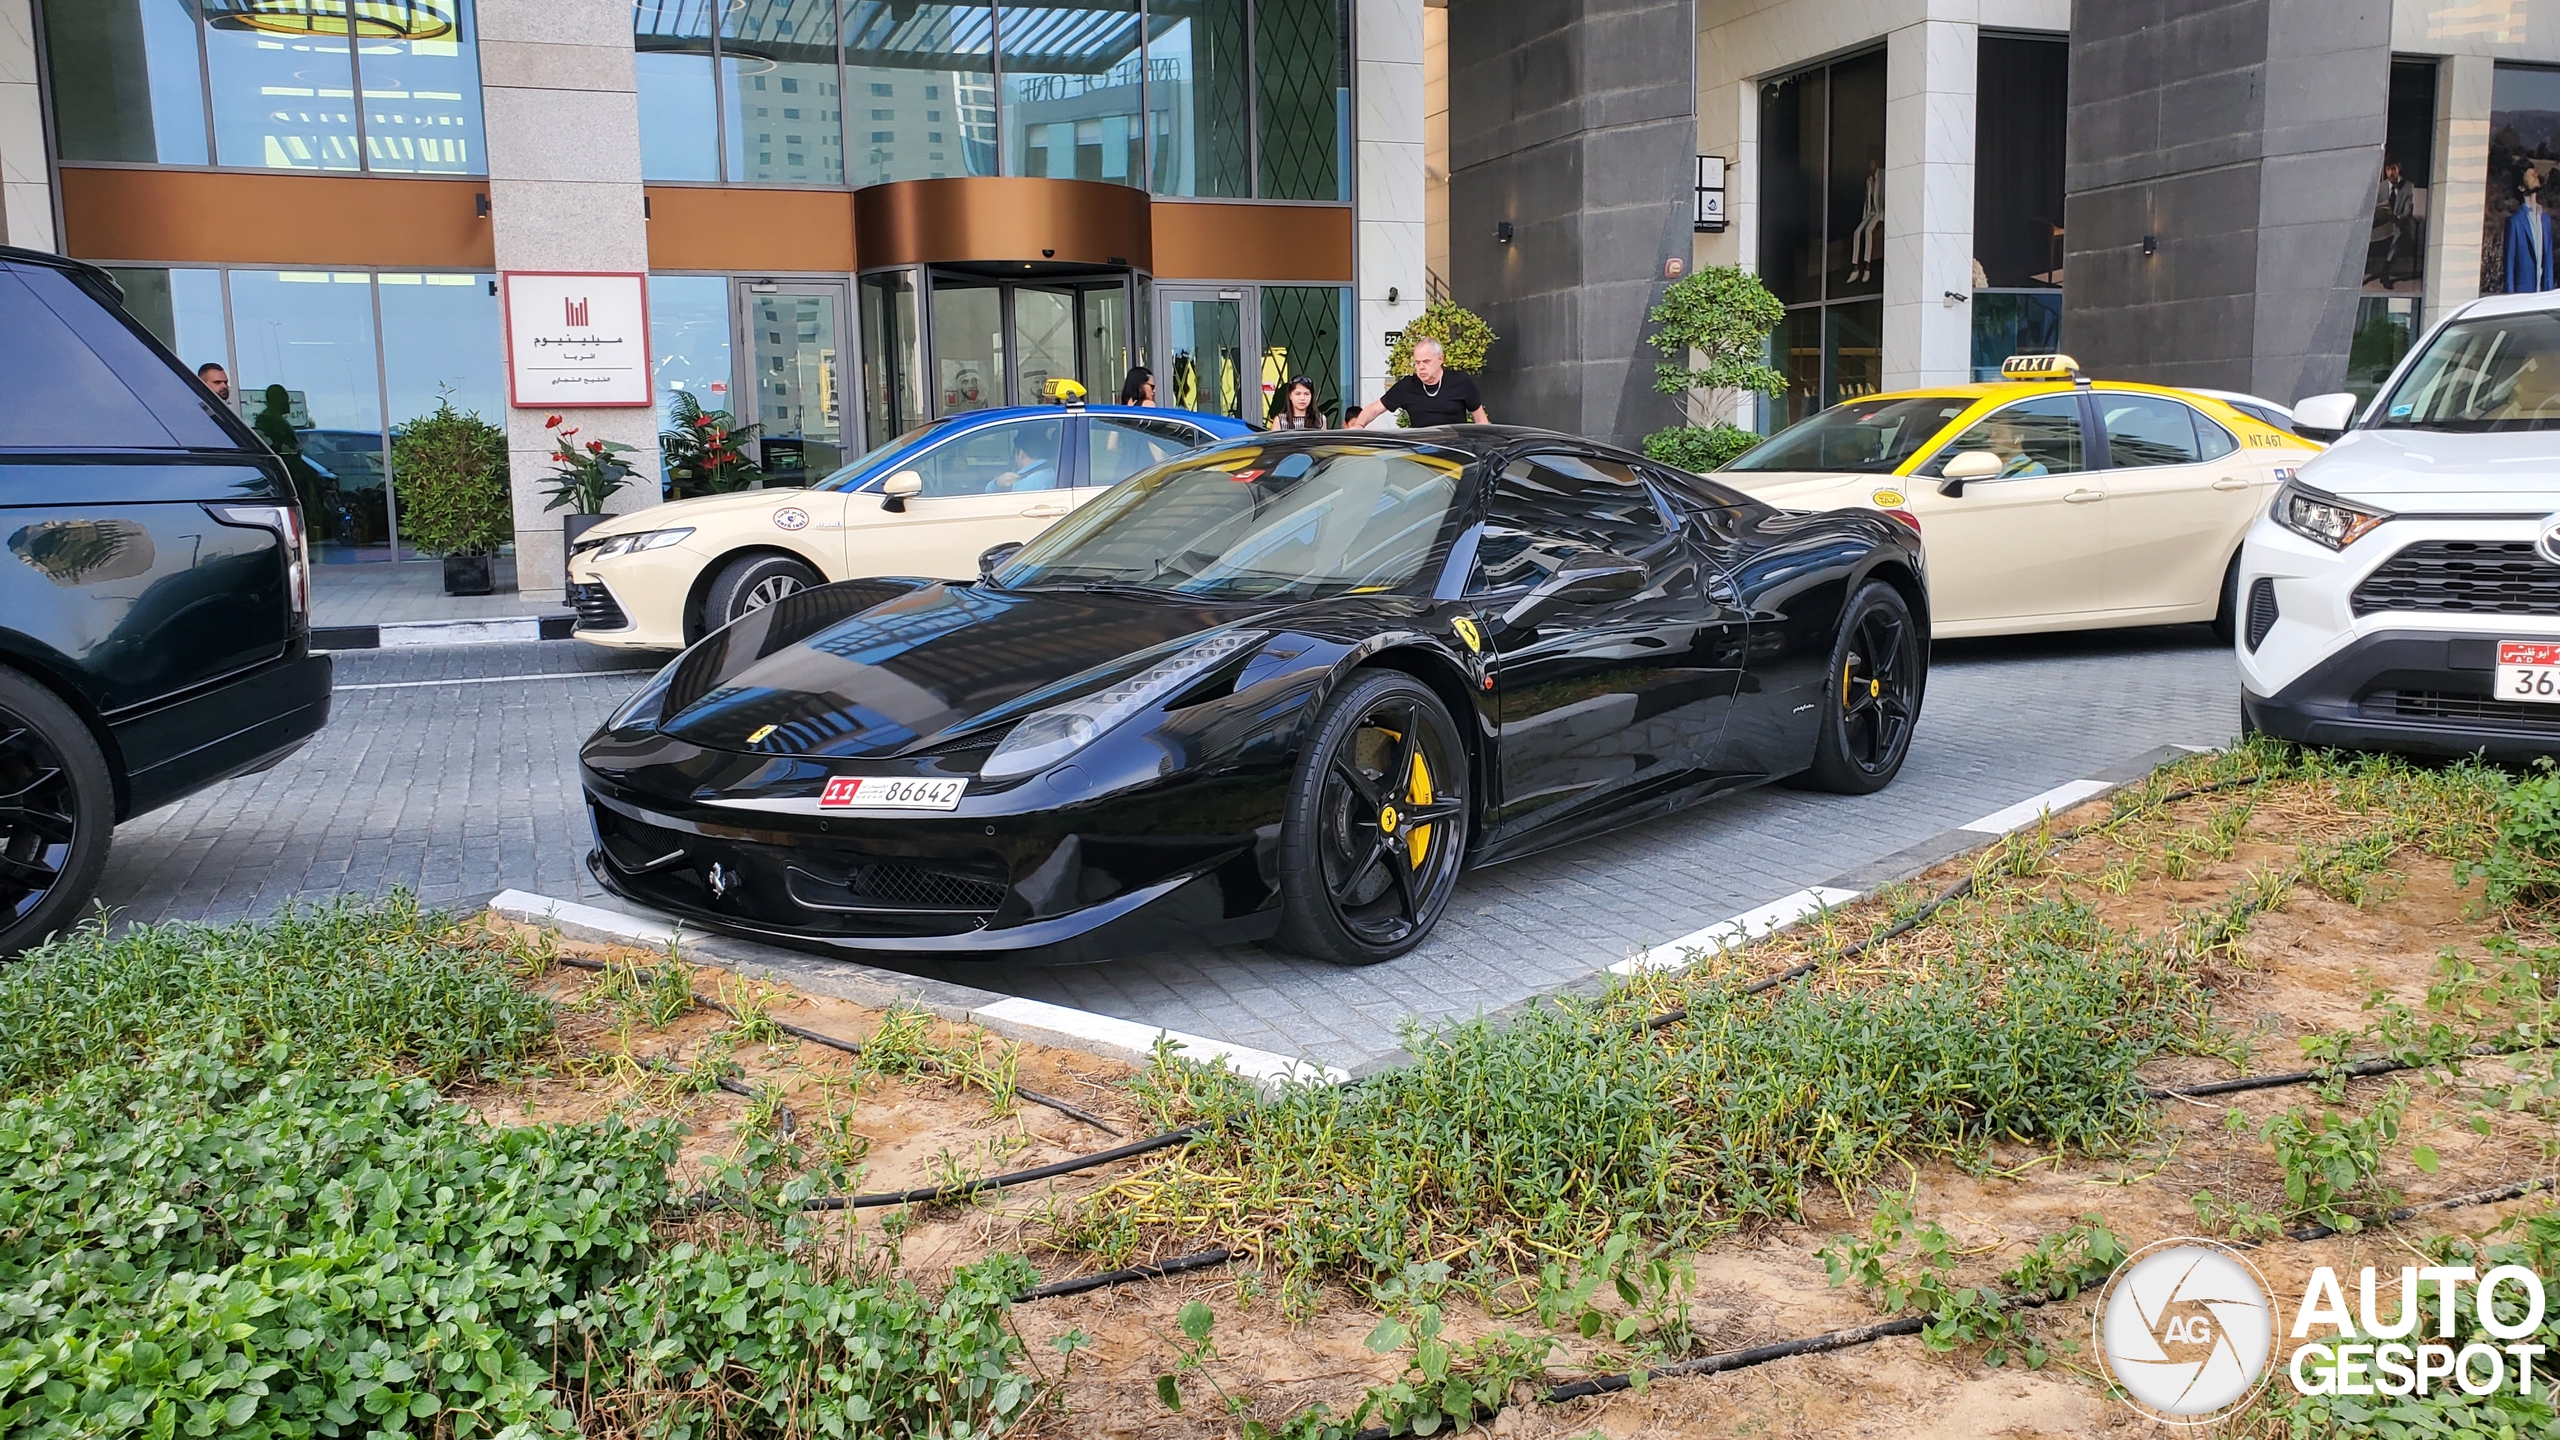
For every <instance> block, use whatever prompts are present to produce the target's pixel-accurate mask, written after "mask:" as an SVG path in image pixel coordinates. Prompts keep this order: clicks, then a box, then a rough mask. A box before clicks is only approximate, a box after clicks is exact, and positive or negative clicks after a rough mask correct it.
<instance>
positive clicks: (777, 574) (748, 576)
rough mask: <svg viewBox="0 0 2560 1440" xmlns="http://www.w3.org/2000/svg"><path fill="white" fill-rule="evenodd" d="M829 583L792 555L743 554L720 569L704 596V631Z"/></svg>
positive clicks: (733, 621)
mask: <svg viewBox="0 0 2560 1440" xmlns="http://www.w3.org/2000/svg"><path fill="white" fill-rule="evenodd" d="M825 583H827V582H826V578H825V577H824V576H822V575H820V574H819V573H818V572H817V571H815V570H812V569H810V568H809V567H808V566H807V565H806V564H805V563H803V562H801V561H798V560H794V559H792V558H791V557H790V556H788V555H741V556H739V557H738V558H737V559H735V560H732V561H730V562H729V563H728V564H726V565H723V566H721V567H720V573H719V574H718V575H717V576H715V577H713V579H712V581H711V589H710V590H709V591H708V592H706V593H705V594H704V595H703V597H702V628H703V632H704V633H705V634H708V633H710V632H711V631H714V630H717V629H719V628H720V627H721V626H723V625H731V624H735V623H737V621H738V620H739V619H740V618H742V617H744V616H745V615H746V614H747V613H748V612H749V611H753V610H761V609H763V608H764V607H766V606H767V605H771V604H772V603H774V602H775V601H777V600H783V599H788V598H789V597H791V596H793V595H797V594H799V593H800V592H801V591H803V590H809V589H814V588H816V587H817V586H820V585H824V584H825Z"/></svg>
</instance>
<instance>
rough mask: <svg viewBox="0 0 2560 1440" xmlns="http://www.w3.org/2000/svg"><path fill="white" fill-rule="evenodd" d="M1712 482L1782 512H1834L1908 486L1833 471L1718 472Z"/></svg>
mask: <svg viewBox="0 0 2560 1440" xmlns="http://www.w3.org/2000/svg"><path fill="white" fill-rule="evenodd" d="M1715 478H1716V481H1717V483H1719V484H1723V485H1730V486H1732V487H1733V488H1734V489H1736V490H1739V491H1741V492H1742V493H1743V494H1745V495H1748V496H1750V497H1751V498H1752V499H1754V500H1757V501H1759V502H1760V503H1761V504H1763V505H1775V506H1777V507H1778V508H1779V509H1781V510H1836V509H1838V508H1840V507H1841V506H1843V505H1851V504H1858V503H1862V502H1864V501H1866V500H1867V499H1868V498H1869V497H1870V496H1872V495H1874V494H1875V492H1877V491H1879V490H1887V491H1892V492H1894V493H1896V494H1903V493H1907V485H1908V482H1906V481H1905V480H1903V479H1902V478H1901V477H1899V476H1894V475H1855V474H1847V473H1841V472H1835V471H1800V470H1769V471H1754V470H1744V471H1731V470H1720V471H1717V472H1716V477H1715ZM1894 503H1895V504H1900V503H1901V502H1900V501H1898V500H1897V501H1895V502H1894Z"/></svg>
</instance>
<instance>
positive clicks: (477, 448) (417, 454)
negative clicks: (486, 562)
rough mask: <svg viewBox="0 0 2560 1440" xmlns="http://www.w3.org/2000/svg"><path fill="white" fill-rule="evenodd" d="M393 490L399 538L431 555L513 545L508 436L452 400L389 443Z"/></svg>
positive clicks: (486, 552)
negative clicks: (508, 474)
mask: <svg viewBox="0 0 2560 1440" xmlns="http://www.w3.org/2000/svg"><path fill="white" fill-rule="evenodd" d="M391 484H392V488H393V490H394V491H396V492H397V494H398V497H399V501H400V535H401V538H402V539H404V540H407V541H408V542H409V543H410V544H412V545H415V546H417V547H418V548H419V549H420V550H421V551H424V552H425V553H427V554H429V555H495V554H497V553H498V547H499V546H500V545H502V544H505V543H506V542H507V541H509V540H512V539H514V538H515V533H516V525H515V496H514V492H513V491H512V489H511V488H510V486H509V483H508V478H507V433H506V431H505V430H503V429H501V428H500V427H498V426H496V425H492V424H490V423H489V422H488V421H486V420H483V419H481V418H480V416H479V414H478V412H476V411H463V410H456V409H454V408H453V397H452V396H451V395H450V394H448V395H446V396H445V397H444V398H442V399H441V400H439V401H437V402H436V408H435V409H434V410H433V411H431V412H430V413H428V414H425V415H421V416H419V417H418V418H417V419H415V420H412V421H410V422H409V423H408V424H407V425H404V426H402V427H401V428H400V430H399V431H398V433H396V434H394V435H393V436H392V437H391Z"/></svg>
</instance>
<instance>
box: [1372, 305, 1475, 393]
mask: <svg viewBox="0 0 2560 1440" xmlns="http://www.w3.org/2000/svg"><path fill="white" fill-rule="evenodd" d="M1501 338H1502V337H1501V336H1499V335H1496V334H1494V333H1493V327H1492V326H1490V325H1487V324H1486V323H1484V317H1483V316H1481V315H1478V314H1477V313H1476V312H1474V311H1473V310H1470V309H1468V308H1467V307H1465V306H1464V305H1460V304H1458V303H1457V302H1456V301H1454V300H1434V301H1432V302H1431V303H1430V304H1428V305H1425V306H1423V307H1422V313H1421V314H1419V315H1416V316H1414V317H1413V319H1412V320H1411V321H1410V322H1408V323H1407V324H1406V325H1405V327H1404V330H1403V332H1402V333H1401V334H1399V335H1397V336H1396V343H1395V346H1394V348H1393V349H1391V350H1389V351H1388V352H1387V374H1388V376H1389V377H1390V378H1401V377H1403V376H1406V375H1410V374H1412V373H1413V347H1414V345H1415V344H1416V343H1418V342H1420V341H1423V340H1437V341H1439V342H1440V356H1441V358H1442V359H1444V360H1446V361H1447V362H1448V363H1449V368H1450V369H1452V370H1456V371H1460V372H1463V373H1465V374H1468V375H1481V374H1483V373H1484V364H1485V361H1486V359H1487V358H1489V357H1490V356H1491V355H1492V354H1493V342H1494V341H1496V340H1499V339H1501Z"/></svg>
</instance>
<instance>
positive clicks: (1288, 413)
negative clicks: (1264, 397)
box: [1271, 375, 1332, 430]
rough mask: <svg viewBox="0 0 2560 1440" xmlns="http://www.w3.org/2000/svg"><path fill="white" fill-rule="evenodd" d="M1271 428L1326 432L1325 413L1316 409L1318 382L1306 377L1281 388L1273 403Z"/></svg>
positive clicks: (1297, 378) (1293, 380) (1294, 380)
mask: <svg viewBox="0 0 2560 1440" xmlns="http://www.w3.org/2000/svg"><path fill="white" fill-rule="evenodd" d="M1271 428H1272V429H1274V430H1326V429H1331V428H1332V427H1331V426H1328V425H1326V424H1325V422H1324V412H1323V411H1322V410H1319V409H1317V408H1316V382H1314V381H1313V380H1310V379H1308V378H1307V377H1306V376H1304V375H1300V376H1297V377H1295V378H1293V379H1291V380H1290V382H1289V383H1288V384H1286V385H1283V386H1281V387H1280V393H1279V394H1278V395H1276V396H1274V397H1273V398H1272V401H1271Z"/></svg>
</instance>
